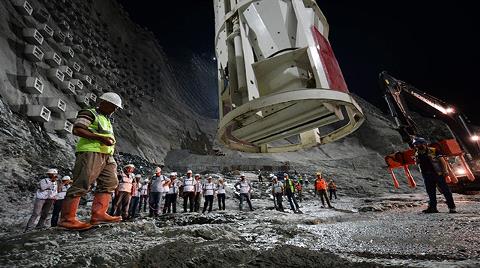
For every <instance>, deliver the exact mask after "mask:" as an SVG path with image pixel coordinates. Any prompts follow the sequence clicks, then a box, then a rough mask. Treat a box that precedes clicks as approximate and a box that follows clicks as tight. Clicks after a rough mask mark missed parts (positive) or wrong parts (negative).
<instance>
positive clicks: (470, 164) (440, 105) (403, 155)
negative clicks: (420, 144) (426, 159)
mask: <svg viewBox="0 0 480 268" xmlns="http://www.w3.org/2000/svg"><path fill="white" fill-rule="evenodd" d="M379 82H380V87H381V88H383V90H384V97H385V101H386V102H387V104H388V108H389V110H390V113H391V115H392V117H393V118H394V120H395V123H396V125H397V128H398V131H399V133H400V135H401V137H402V140H403V141H404V142H406V143H408V145H409V147H410V149H408V150H406V151H403V152H395V153H392V154H390V155H387V156H386V157H385V162H386V163H387V165H388V169H389V173H390V175H391V176H392V179H393V184H394V187H395V188H399V186H400V185H399V182H398V180H397V178H396V176H395V173H394V170H395V169H397V168H401V169H403V170H404V172H405V175H406V178H407V182H408V184H409V186H410V187H412V188H414V187H415V186H416V183H415V180H414V178H413V176H412V174H411V173H410V170H409V168H408V167H409V166H410V165H415V160H414V155H415V151H414V149H413V145H412V142H413V139H414V137H416V136H418V133H419V131H418V127H417V125H416V123H415V121H414V120H413V117H412V114H411V112H410V109H412V110H414V111H416V112H418V113H420V114H421V115H422V116H427V117H431V118H435V119H437V120H440V121H441V122H443V123H444V124H445V125H446V126H447V127H448V129H449V130H450V132H451V134H452V136H453V138H451V139H443V140H438V141H436V142H432V143H431V144H429V146H431V147H435V148H437V149H439V150H440V151H441V152H442V156H441V159H440V160H441V161H442V162H443V163H444V165H445V166H446V167H447V171H448V172H447V175H446V176H445V179H446V182H447V183H448V184H449V186H450V188H451V189H452V191H454V192H457V193H467V192H470V191H478V190H480V179H479V178H480V143H479V141H480V137H479V136H478V135H477V134H475V132H474V131H472V126H471V125H469V124H468V123H467V121H466V119H465V116H464V115H462V114H461V113H460V112H459V111H458V110H457V109H456V108H455V107H453V106H452V105H449V104H448V103H446V102H444V101H442V100H440V99H437V98H435V97H433V96H431V95H429V94H427V93H425V92H422V91H420V90H418V89H416V88H415V87H414V86H412V85H410V84H408V83H406V82H404V81H401V80H398V79H396V78H394V77H393V76H391V75H389V74H388V73H387V72H382V73H380V75H379Z"/></svg>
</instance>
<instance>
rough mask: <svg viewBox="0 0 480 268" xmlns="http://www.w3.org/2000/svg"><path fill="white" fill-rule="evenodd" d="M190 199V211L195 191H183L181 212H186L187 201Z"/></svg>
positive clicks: (191, 210)
mask: <svg viewBox="0 0 480 268" xmlns="http://www.w3.org/2000/svg"><path fill="white" fill-rule="evenodd" d="M189 201H190V212H193V205H194V202H195V192H183V212H187V203H188V202H189Z"/></svg>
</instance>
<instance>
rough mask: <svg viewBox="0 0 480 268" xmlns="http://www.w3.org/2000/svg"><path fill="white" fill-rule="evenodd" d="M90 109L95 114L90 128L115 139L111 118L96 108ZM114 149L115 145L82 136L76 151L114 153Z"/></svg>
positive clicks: (94, 131)
mask: <svg viewBox="0 0 480 268" xmlns="http://www.w3.org/2000/svg"><path fill="white" fill-rule="evenodd" d="M88 111H90V112H91V113H92V114H93V115H94V116H95V119H94V120H93V122H92V123H91V124H90V126H88V130H90V131H91V132H93V133H96V134H98V135H101V136H105V137H109V138H112V139H113V140H115V136H114V135H113V127H112V123H111V122H110V119H108V117H106V116H105V115H103V114H100V113H98V112H97V111H96V110H95V109H88ZM114 150H115V145H111V146H108V145H105V144H103V143H101V142H100V141H97V140H91V139H87V138H83V137H80V140H79V141H78V143H77V149H76V152H77V153H78V152H94V153H102V154H108V155H113V152H114Z"/></svg>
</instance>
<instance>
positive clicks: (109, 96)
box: [99, 92, 123, 109]
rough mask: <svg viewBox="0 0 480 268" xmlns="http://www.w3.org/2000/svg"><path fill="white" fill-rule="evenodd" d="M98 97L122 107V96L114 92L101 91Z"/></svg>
mask: <svg viewBox="0 0 480 268" xmlns="http://www.w3.org/2000/svg"><path fill="white" fill-rule="evenodd" d="M99 99H101V100H104V101H106V102H109V103H111V104H113V105H115V106H117V107H118V108H120V109H123V105H122V98H121V97H120V96H119V95H118V94H117V93H115V92H107V93H103V94H102V96H100V98H99Z"/></svg>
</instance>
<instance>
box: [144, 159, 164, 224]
mask: <svg viewBox="0 0 480 268" xmlns="http://www.w3.org/2000/svg"><path fill="white" fill-rule="evenodd" d="M167 179H168V178H167V177H165V176H164V175H162V169H161V168H160V167H157V168H155V175H153V177H152V179H151V182H150V193H149V200H148V201H149V214H148V216H149V217H153V216H155V217H156V216H158V214H159V213H160V211H161V210H162V208H161V206H160V204H161V202H162V198H164V196H163V195H164V193H165V190H164V186H165V183H166V181H167Z"/></svg>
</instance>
